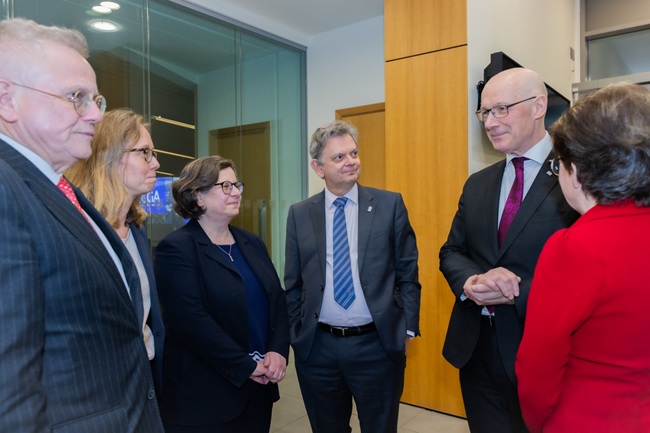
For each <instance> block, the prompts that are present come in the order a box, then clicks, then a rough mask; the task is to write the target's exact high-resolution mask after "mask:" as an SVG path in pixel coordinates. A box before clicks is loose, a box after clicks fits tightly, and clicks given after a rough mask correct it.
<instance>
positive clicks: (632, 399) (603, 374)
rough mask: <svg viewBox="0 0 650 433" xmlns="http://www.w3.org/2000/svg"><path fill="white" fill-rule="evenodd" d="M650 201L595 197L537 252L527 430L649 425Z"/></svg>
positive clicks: (527, 337) (525, 399) (527, 353)
mask: <svg viewBox="0 0 650 433" xmlns="http://www.w3.org/2000/svg"><path fill="white" fill-rule="evenodd" d="M649 271H650V207H645V208H638V207H636V206H635V205H634V204H633V203H629V202H625V203H620V204H616V205H611V206H601V205H597V206H595V207H593V208H592V209H590V210H589V211H588V212H586V213H585V214H584V215H583V216H582V217H581V218H580V219H579V220H578V221H577V222H576V223H575V224H574V225H573V226H571V227H570V228H568V229H563V230H560V231H558V232H557V233H555V235H553V236H552V237H551V238H550V239H549V240H548V242H547V243H546V245H545V246H544V250H543V251H542V254H541V256H540V259H539V262H538V264H537V268H536V269H535V275H534V278H533V283H532V287H531V291H530V297H529V301H528V314H527V317H526V324H525V329H524V337H523V340H522V343H521V346H520V348H519V352H518V354H517V362H516V373H517V378H518V381H519V398H520V401H521V409H522V413H523V416H524V420H525V421H526V424H527V425H528V427H529V428H530V431H531V433H538V432H542V431H543V432H544V433H557V432H566V433H569V432H570V433H576V432H589V433H599V432H603V433H604V432H624V433H635V432H643V433H647V432H650V282H649V281H650V279H649V278H648V274H649Z"/></svg>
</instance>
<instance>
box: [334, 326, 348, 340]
mask: <svg viewBox="0 0 650 433" xmlns="http://www.w3.org/2000/svg"><path fill="white" fill-rule="evenodd" d="M334 330H336V331H337V333H340V334H338V335H339V336H340V337H345V328H343V327H342V326H332V328H331V332H332V335H337V333H334Z"/></svg>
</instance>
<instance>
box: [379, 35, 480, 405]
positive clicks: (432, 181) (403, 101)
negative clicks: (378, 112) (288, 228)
mask: <svg viewBox="0 0 650 433" xmlns="http://www.w3.org/2000/svg"><path fill="white" fill-rule="evenodd" d="M467 100H468V93H467V47H465V46H462V47H457V48H453V49H448V50H443V51H438V52H434V53H430V54H426V55H420V56H415V57H409V58H405V59H401V60H395V61H392V62H387V63H386V188H387V189H389V190H393V191H399V192H401V193H402V194H403V196H404V200H405V202H406V206H407V208H408V211H409V217H410V220H411V223H412V224H413V227H414V229H415V233H416V236H417V243H418V249H419V253H420V259H419V268H420V281H421V283H422V305H421V331H422V337H420V338H416V339H415V340H413V341H412V342H411V344H410V346H409V354H408V362H407V369H406V385H405V390H404V394H403V397H402V401H403V402H405V403H410V404H414V405H416V406H421V407H426V408H429V409H433V410H437V411H440V412H444V413H449V414H453V415H457V416H464V408H463V403H462V397H461V394H460V386H459V383H458V370H456V369H455V368H453V367H452V366H451V365H450V364H448V363H447V362H446V361H445V360H444V358H443V357H442V354H441V352H442V343H443V341H444V337H445V333H446V330H447V325H448V321H449V315H450V313H451V308H452V305H453V301H454V299H453V295H452V293H451V290H450V289H449V287H448V285H447V283H446V281H445V280H444V278H443V277H442V274H441V273H440V271H439V270H438V251H439V250H440V247H441V245H442V244H443V243H444V241H445V240H446V238H447V234H448V232H449V227H450V225H451V220H452V218H453V215H454V213H455V211H456V208H457V203H458V198H459V197H460V193H461V189H462V186H463V184H464V182H465V180H466V178H467V157H468V156H467V152H468V150H467V148H468V147H467V128H468V125H467V122H468V102H467Z"/></svg>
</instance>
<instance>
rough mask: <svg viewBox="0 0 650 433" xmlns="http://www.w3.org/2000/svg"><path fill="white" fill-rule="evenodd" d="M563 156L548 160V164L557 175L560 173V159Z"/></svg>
mask: <svg viewBox="0 0 650 433" xmlns="http://www.w3.org/2000/svg"><path fill="white" fill-rule="evenodd" d="M561 160H562V158H553V159H549V160H548V165H549V167H550V168H551V173H553V174H554V175H556V176H559V175H560V161H561Z"/></svg>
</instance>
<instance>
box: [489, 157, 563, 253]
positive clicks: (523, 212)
mask: <svg viewBox="0 0 650 433" xmlns="http://www.w3.org/2000/svg"><path fill="white" fill-rule="evenodd" d="M552 157H553V152H551V153H550V154H549V155H548V156H547V158H546V159H550V158H552ZM557 184H558V179H557V176H555V175H553V173H550V172H549V171H548V170H546V169H545V168H544V167H543V166H542V167H540V169H539V172H538V173H537V176H536V177H535V180H534V181H533V184H532V185H531V187H530V189H529V190H528V193H527V194H526V197H524V201H522V202H521V207H520V208H519V210H518V211H517V214H516V215H515V217H514V219H513V220H512V223H511V224H510V228H509V229H508V233H507V234H506V237H505V239H504V240H503V245H501V248H500V250H499V252H500V253H501V254H503V252H504V251H505V250H507V249H508V247H509V246H510V245H511V244H512V241H513V239H516V238H517V236H518V235H519V233H520V232H521V230H522V229H523V228H524V227H525V226H526V223H528V221H529V220H530V218H531V217H532V216H533V215H534V214H535V212H536V211H537V208H539V206H540V205H541V204H542V202H543V201H544V199H545V198H546V197H547V196H548V195H549V193H550V192H551V190H553V188H555V186H556V185H557Z"/></svg>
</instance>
